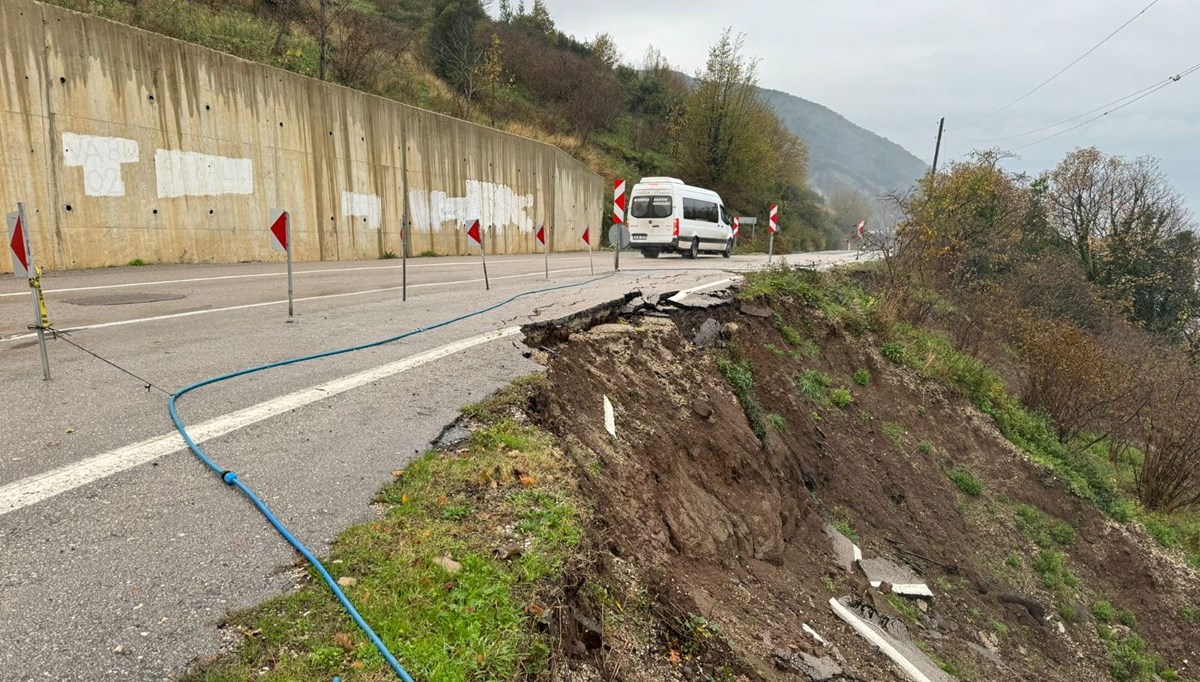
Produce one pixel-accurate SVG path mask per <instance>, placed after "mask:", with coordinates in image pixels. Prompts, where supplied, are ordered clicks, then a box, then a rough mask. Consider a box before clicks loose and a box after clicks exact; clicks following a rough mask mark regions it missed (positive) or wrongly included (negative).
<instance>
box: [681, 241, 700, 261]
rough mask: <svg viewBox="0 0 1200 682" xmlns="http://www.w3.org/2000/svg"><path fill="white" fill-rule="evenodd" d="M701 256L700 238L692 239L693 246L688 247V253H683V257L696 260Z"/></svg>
mask: <svg viewBox="0 0 1200 682" xmlns="http://www.w3.org/2000/svg"><path fill="white" fill-rule="evenodd" d="M699 255H700V238H699V237H692V245H691V246H689V247H688V250H687V251H684V252H683V257H684V258H691V259H693V260H694V259H695V258H696V257H697V256H699Z"/></svg>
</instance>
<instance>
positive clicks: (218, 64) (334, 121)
mask: <svg viewBox="0 0 1200 682" xmlns="http://www.w3.org/2000/svg"><path fill="white" fill-rule="evenodd" d="M0 36H2V37H3V39H2V40H0V156H2V160H0V208H3V209H4V211H12V210H15V207H16V203H17V202H18V201H24V202H25V204H26V210H27V213H28V215H29V222H30V229H31V241H32V248H33V250H34V257H35V259H36V260H37V262H38V263H39V264H40V265H43V266H45V267H47V268H49V269H67V268H88V267H99V266H105V265H123V264H125V263H127V262H129V261H130V260H132V259H135V258H137V259H141V260H143V261H146V262H167V263H173V262H237V261H246V260H275V259H280V258H282V255H281V254H276V253H274V252H273V251H271V248H270V242H269V239H268V236H267V229H266V228H267V221H268V213H269V210H270V209H271V208H283V209H287V210H289V211H290V212H291V215H292V231H293V240H294V248H295V255H296V258H297V259H298V260H339V259H359V258H378V257H380V256H381V255H383V254H384V253H385V252H387V251H391V252H394V253H399V252H400V221H401V217H402V216H405V215H407V216H410V218H411V220H412V221H413V229H412V239H411V243H410V244H409V253H410V254H411V255H416V254H419V253H421V252H424V251H434V252H436V253H438V254H459V253H466V252H467V246H466V236H465V229H464V228H463V227H462V226H461V222H462V221H464V220H467V219H469V218H475V217H479V218H481V223H482V225H483V226H484V227H485V228H488V230H487V238H486V239H485V243H486V245H487V248H488V252H489V253H524V252H530V251H534V250H536V249H535V244H534V236H533V235H534V232H535V230H536V226H537V225H538V224H540V223H543V222H544V223H545V224H546V225H547V226H548V232H549V233H550V235H551V241H552V248H553V249H554V250H574V249H577V248H579V246H580V241H579V235H580V234H581V233H582V232H583V229H584V227H585V226H589V225H590V226H591V227H593V228H595V227H596V226H597V225H598V224H599V221H600V218H601V211H602V204H603V201H604V197H605V191H604V189H605V184H604V181H603V180H602V179H601V178H600V176H598V175H596V174H594V173H592V172H591V171H589V170H588V169H587V168H586V167H585V166H584V165H583V164H581V163H580V162H578V161H577V160H575V159H574V158H572V157H571V156H569V155H568V154H566V153H565V152H563V151H561V150H559V149H557V148H555V147H552V146H550V145H546V144H542V143H540V142H535V141H533V140H528V139H525V138H522V137H517V136H515V135H509V134H506V133H502V132H499V131H496V130H493V129H490V128H486V127H483V126H478V125H474V124H471V123H466V122H464V121H460V120H457V119H454V118H451V117H448V116H443V115H441V114H435V113H432V112H429V111H425V110H422V109H417V108H415V107H410V106H406V105H403V104H399V103H397V102H393V101H390V100H386V99H382V98H379V97H374V96H371V95H366V94H363V93H361V92H357V91H354V90H349V89H346V88H342V87H339V86H335V85H330V84H328V83H322V82H320V81H317V80H314V79H311V78H306V77H304V76H299V75H296V74H294V73H290V72H287V71H282V70H279V69H274V68H271V67H267V66H263V65H260V64H254V63H251V62H247V61H244V60H241V59H238V58H236V57H232V56H229V55H226V54H223V53H220V52H216V51H213V50H208V49H205V48H202V47H198V46H195V45H190V44H187V43H183V42H180V41H177V40H173V39H171V38H166V37H164V36H160V35H156V34H153V33H148V32H145V31H141V30H138V29H135V28H130V27H128V26H124V25H121V24H117V23H113V22H110V21H106V20H103V19H99V18H96V17H93V16H89V15H84V14H79V13H76V12H71V11H68V10H63V9H60V8H57V7H54V6H49V5H42V4H40V3H37V2H33V1H32V0H2V1H0ZM489 226H493V227H490V228H489ZM0 272H11V263H10V262H9V258H8V257H7V255H4V256H3V257H2V258H0Z"/></svg>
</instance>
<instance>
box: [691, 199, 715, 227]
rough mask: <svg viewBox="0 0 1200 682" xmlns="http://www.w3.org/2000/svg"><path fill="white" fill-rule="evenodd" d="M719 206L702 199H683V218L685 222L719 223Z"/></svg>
mask: <svg viewBox="0 0 1200 682" xmlns="http://www.w3.org/2000/svg"><path fill="white" fill-rule="evenodd" d="M719 210H720V209H719V208H718V205H717V204H714V203H713V202H711V201H702V200H700V199H689V198H688V197H684V198H683V217H684V219H685V220H698V221H700V222H705V223H715V222H717V219H718V216H719V215H720V214H719Z"/></svg>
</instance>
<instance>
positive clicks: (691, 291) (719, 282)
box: [667, 277, 741, 303]
mask: <svg viewBox="0 0 1200 682" xmlns="http://www.w3.org/2000/svg"><path fill="white" fill-rule="evenodd" d="M738 279H741V278H740V277H726V278H725V279H719V280H717V281H715V282H708V283H706V284H700V285H697V286H694V287H691V288H690V289H684V290H682V291H680V292H677V293H676V294H675V295H674V296H672V297H670V298H668V299H667V300H668V301H670V302H672V303H679V302H680V301H682V300H683V299H685V298H687V297H688V296H690V295H692V294H694V293H696V292H697V291H704V290H705V289H716V288H717V287H720V286H725V285H726V284H732V283H733V282H734V281H735V280H738Z"/></svg>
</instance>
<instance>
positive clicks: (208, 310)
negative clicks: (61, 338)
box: [0, 268, 587, 342]
mask: <svg viewBox="0 0 1200 682" xmlns="http://www.w3.org/2000/svg"><path fill="white" fill-rule="evenodd" d="M583 270H587V268H565V269H562V270H551V271H550V274H552V275H557V274H562V273H564V272H580V271H583ZM542 276H544V273H542V272H529V273H524V274H520V275H503V276H501V277H492V278H490V279H492V280H493V281H494V280H501V279H522V278H525V277H542ZM482 281H483V278H482V277H480V278H478V279H458V280H454V281H451V282H426V283H424V284H410V285H408V288H409V289H422V288H425V287H445V286H453V285H458V284H473V283H478V282H482ZM401 288H403V287H384V288H382V289H365V290H363V291H347V292H344V293H341V294H323V295H321V296H305V297H303V298H297V299H295V302H296V303H299V302H301V301H319V300H323V299H328V298H344V297H346V296H362V295H364V294H379V293H383V292H387V291H399V290H400V289H401ZM285 303H287V299H283V300H279V301H263V302H261V303H244V304H242V305H233V306H226V307H224V308H206V309H204V310H191V311H188V312H186V313H170V314H168V315H155V316H154V317H138V318H134V319H132V320H115V321H113V322H100V323H97V324H87V325H83V326H80V327H67V328H66V329H59V330H58V331H60V332H78V331H84V330H88V329H105V328H107V327H123V326H125V325H127V324H142V323H144V322H158V321H160V320H174V319H177V318H180V317H194V316H196V315H208V314H209V313H227V312H232V311H235V310H248V309H250V308H262V307H264V306H269V305H282V304H285ZM36 336H37V332H30V333H28V334H14V335H13V336H5V337H2V338H0V342H3V341H21V340H24V339H32V338H34V337H36Z"/></svg>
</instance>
